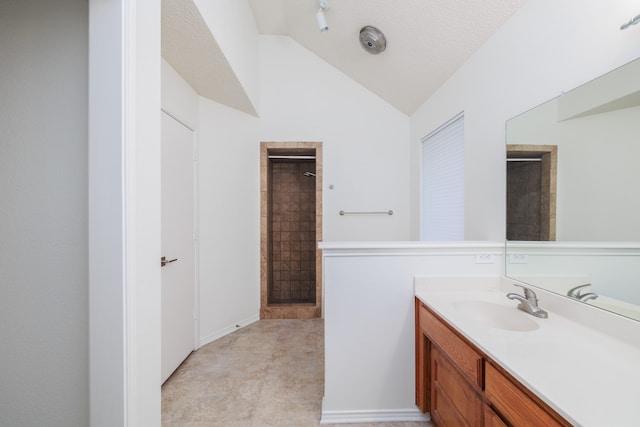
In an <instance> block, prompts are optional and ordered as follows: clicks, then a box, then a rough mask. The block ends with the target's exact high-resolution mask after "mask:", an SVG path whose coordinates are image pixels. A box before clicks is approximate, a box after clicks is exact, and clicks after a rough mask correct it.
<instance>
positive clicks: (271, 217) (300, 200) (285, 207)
mask: <svg viewBox="0 0 640 427" xmlns="http://www.w3.org/2000/svg"><path fill="white" fill-rule="evenodd" d="M260 150H261V154H260V159H261V160H260V171H261V172H260V181H261V182H260V194H261V196H260V259H261V261H260V262H261V267H260V318H262V319H303V318H317V317H320V316H321V315H322V257H321V253H320V250H319V249H318V242H319V241H321V240H322V143H321V142H262V143H261V144H260Z"/></svg>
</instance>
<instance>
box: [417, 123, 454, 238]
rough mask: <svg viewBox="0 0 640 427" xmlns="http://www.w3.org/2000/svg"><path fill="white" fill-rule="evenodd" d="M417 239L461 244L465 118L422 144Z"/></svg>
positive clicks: (433, 134) (437, 132)
mask: <svg viewBox="0 0 640 427" xmlns="http://www.w3.org/2000/svg"><path fill="white" fill-rule="evenodd" d="M421 143H422V195H421V213H420V217H421V218H420V222H421V224H420V230H421V231H420V234H421V236H420V238H421V240H430V241H447V240H464V114H463V113H460V114H458V115H457V116H455V117H454V118H452V119H451V120H449V121H448V122H447V123H445V124H444V125H442V126H440V127H439V128H438V129H436V130H435V131H433V132H431V133H430V134H429V135H427V136H425V137H424V138H422V140H421Z"/></svg>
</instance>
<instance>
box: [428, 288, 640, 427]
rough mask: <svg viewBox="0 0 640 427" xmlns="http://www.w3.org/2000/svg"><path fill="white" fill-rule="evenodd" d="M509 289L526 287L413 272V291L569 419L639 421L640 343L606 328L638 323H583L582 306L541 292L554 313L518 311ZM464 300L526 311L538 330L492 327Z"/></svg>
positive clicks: (599, 423)
mask: <svg viewBox="0 0 640 427" xmlns="http://www.w3.org/2000/svg"><path fill="white" fill-rule="evenodd" d="M508 292H518V293H520V294H522V289H521V288H517V287H515V286H512V285H510V283H508V282H506V281H504V280H501V279H500V278H496V277H485V278H449V277H447V278H442V277H416V278H415V295H416V296H417V297H418V298H419V299H420V300H421V301H422V302H424V303H425V304H427V305H428V306H429V307H430V308H431V309H433V310H434V311H435V312H436V313H438V314H439V315H440V316H441V317H443V318H444V319H445V320H447V321H448V322H449V323H450V324H451V325H452V326H453V327H454V328H456V329H457V330H458V331H459V332H460V333H461V334H463V335H464V336H465V337H466V338H468V339H469V340H470V341H471V342H473V343H474V344H475V345H476V346H478V347H479V348H480V349H481V350H482V351H483V352H485V353H486V354H487V355H488V356H489V357H491V358H492V359H493V360H495V361H496V362H498V363H500V364H501V365H502V366H503V367H504V368H505V369H506V370H507V371H509V372H510V373H511V374H512V375H513V376H514V377H515V378H517V379H518V380H519V381H521V382H522V383H523V384H524V385H525V386H527V387H528V388H529V389H531V391H532V392H534V393H535V394H536V395H538V396H539V397H540V398H541V399H542V400H544V401H545V402H546V403H547V404H548V405H549V406H551V407H552V408H554V409H555V410H556V411H557V412H558V413H559V414H561V415H562V416H564V417H565V418H566V419H567V420H568V421H569V422H571V423H572V424H574V425H576V426H585V427H588V426H594V427H603V426H616V427H623V426H634V427H636V426H640V348H638V347H637V346H634V345H633V344H632V343H630V342H633V341H634V340H630V342H626V341H623V340H619V339H616V338H612V337H611V334H609V333H608V331H607V328H612V330H611V332H612V333H613V332H615V331H614V329H616V330H618V334H619V329H620V328H618V327H617V323H616V322H622V326H623V328H622V329H624V330H632V331H635V330H636V329H635V325H633V324H631V326H630V324H629V323H628V322H629V320H628V319H624V318H620V319H618V317H619V316H616V315H614V314H608V313H607V314H605V315H608V316H614V317H613V318H612V319H611V320H610V319H606V321H604V322H601V325H600V326H599V327H598V329H596V328H592V327H588V326H585V323H587V324H588V323H589V322H580V321H581V320H583V319H581V318H580V316H582V314H581V312H580V310H581V308H579V307H578V309H577V310H576V309H575V307H573V306H572V307H570V308H569V309H568V310H564V307H563V304H573V305H575V304H574V303H573V302H572V301H566V303H565V302H564V301H563V300H562V299H559V297H556V296H553V295H551V294H544V293H542V292H540V291H538V290H536V292H537V294H538V298H539V299H540V303H539V306H540V307H541V308H542V309H545V310H547V311H548V312H549V317H548V318H547V319H539V318H536V317H534V316H532V315H530V314H527V313H525V312H523V311H520V310H517V308H516V307H517V301H513V300H510V299H508V298H506V294H507V293H508ZM461 301H462V302H463V301H480V302H485V303H490V304H496V305H499V306H502V307H505V308H507V309H508V308H511V309H513V310H514V312H515V313H518V314H521V315H522V317H523V318H522V319H518V320H522V322H523V323H524V324H525V325H526V324H530V325H532V324H531V322H535V323H536V325H537V329H535V330H530V331H511V330H505V329H501V328H495V327H491V326H489V325H488V323H484V322H482V321H479V320H478V318H477V317H476V316H475V315H474V314H472V313H467V312H465V311H464V310H463V309H460V308H456V305H458V306H459V304H460V302H461ZM545 302H548V303H549V306H548V307H547V306H545ZM481 304H482V303H481ZM554 310H555V311H554ZM576 313H578V314H577V315H576ZM585 313H586V314H587V315H589V314H590V312H589V311H588V310H587V311H586V312H585ZM508 314H509V315H510V316H511V313H508ZM597 315H599V316H601V315H602V314H600V313H597ZM516 316H517V314H516ZM568 316H572V317H568ZM524 319H527V320H524ZM591 323H592V322H591ZM536 325H532V326H533V327H535V326H536ZM613 335H615V334H613Z"/></svg>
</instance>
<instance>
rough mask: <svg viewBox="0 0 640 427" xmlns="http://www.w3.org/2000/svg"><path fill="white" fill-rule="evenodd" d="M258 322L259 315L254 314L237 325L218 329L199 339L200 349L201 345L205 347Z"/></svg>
mask: <svg viewBox="0 0 640 427" xmlns="http://www.w3.org/2000/svg"><path fill="white" fill-rule="evenodd" d="M258 320H260V314H259V313H256V314H255V315H253V316H251V317H247V318H246V319H243V320H240V321H239V322H238V323H236V324H234V325H231V326H227V327H226V328H223V329H220V330H218V331H216V332H214V333H212V334H209V335H207V336H206V337H202V338H200V347H202V346H203V345H207V344H209V343H211V342H214V341H215V340H217V339H220V338H222V337H224V336H225V335H229V334H230V333H231V332H233V331H237V330H238V329H240V328H244V327H245V326H247V325H250V324H252V323H254V322H257V321H258Z"/></svg>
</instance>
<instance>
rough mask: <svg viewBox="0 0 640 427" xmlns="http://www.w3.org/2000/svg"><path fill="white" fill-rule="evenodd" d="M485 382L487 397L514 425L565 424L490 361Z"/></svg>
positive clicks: (547, 426)
mask: <svg viewBox="0 0 640 427" xmlns="http://www.w3.org/2000/svg"><path fill="white" fill-rule="evenodd" d="M484 384H485V396H486V397H487V399H488V400H489V401H490V402H491V404H492V405H493V406H494V407H495V408H496V410H497V411H498V412H500V413H501V414H502V416H503V417H504V418H505V419H506V420H508V421H509V422H510V423H511V424H513V425H514V426H518V427H520V426H522V427H528V426H531V427H536V426H545V427H553V426H562V425H564V424H561V423H559V422H558V421H557V420H556V419H555V418H554V417H552V416H551V415H550V414H549V413H548V412H547V411H545V410H544V409H543V408H542V407H540V406H539V405H538V404H537V403H536V402H535V401H533V399H531V398H530V397H529V396H527V394H525V393H524V392H523V391H522V390H520V388H518V387H517V386H516V385H515V384H513V383H512V382H511V381H510V380H509V378H507V377H505V376H504V375H503V374H502V373H501V372H499V371H498V370H497V369H496V368H494V367H493V366H492V365H491V364H489V363H487V364H486V366H485V378H484Z"/></svg>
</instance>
